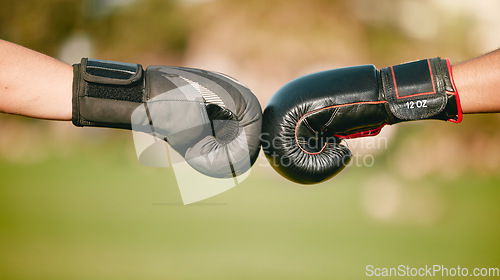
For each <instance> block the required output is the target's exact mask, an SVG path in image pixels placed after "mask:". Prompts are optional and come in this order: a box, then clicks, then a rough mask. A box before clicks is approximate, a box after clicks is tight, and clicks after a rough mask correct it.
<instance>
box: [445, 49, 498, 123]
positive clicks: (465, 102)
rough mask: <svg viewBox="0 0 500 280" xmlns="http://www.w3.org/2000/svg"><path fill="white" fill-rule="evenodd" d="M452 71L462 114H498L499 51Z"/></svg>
mask: <svg viewBox="0 0 500 280" xmlns="http://www.w3.org/2000/svg"><path fill="white" fill-rule="evenodd" d="M452 69H453V77H454V78H455V85H456V87H457V90H458V93H459V95H460V101H461V104H462V111H463V113H464V114H469V113H498V112H500V49H498V50H496V51H493V52H490V53H487V54H484V55H482V56H479V57H476V58H473V59H471V60H468V61H465V62H463V63H458V64H454V65H453V66H452Z"/></svg>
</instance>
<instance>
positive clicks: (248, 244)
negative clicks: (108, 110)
mask: <svg viewBox="0 0 500 280" xmlns="http://www.w3.org/2000/svg"><path fill="white" fill-rule="evenodd" d="M0 3H1V4H2V7H3V8H2V9H0V38H2V39H4V40H7V41H11V42H14V43H18V44H20V45H23V46H26V47H29V48H32V49H34V50H37V51H39V52H42V53H45V54H48V55H50V56H53V57H56V58H59V59H61V60H63V61H65V62H67V63H77V62H79V59H80V58H81V57H85V56H87V57H92V58H100V59H108V60H117V61H124V62H134V63H141V64H143V65H144V66H147V65H154V64H163V65H179V66H187V67H197V68H204V69H207V70H215V71H220V72H223V73H227V74H229V75H231V76H233V77H235V78H237V79H239V80H241V81H242V82H244V83H245V84H247V85H248V86H249V87H250V88H251V89H252V90H253V91H254V93H255V94H256V95H257V97H258V98H259V100H260V101H261V104H262V106H263V107H265V104H266V103H267V101H268V100H269V98H270V96H271V95H272V94H273V93H274V92H275V91H276V90H277V89H278V88H279V87H281V86H282V85H283V84H285V83H286V82H288V81H290V80H291V79H294V78H296V77H299V76H301V75H304V74H308V73H311V72H315V71H321V70H327V69H332V68H336V67H344V66H351V65H358V64H374V65H375V66H377V67H378V68H380V67H386V66H390V65H394V64H399V63H402V62H405V61H410V60H416V59H421V58H426V57H435V56H441V57H448V58H450V60H451V61H452V63H456V62H461V61H464V60H466V59H469V58H472V57H474V56H477V55H479V54H482V53H485V52H488V51H491V50H494V49H496V48H498V47H499V46H500V35H499V34H500V33H499V32H498V30H500V18H499V17H498V11H499V10H500V2H498V1H496V0H485V1H473V0H459V1H456V0H453V1H452V0H424V1H417V0H400V1H397V0H380V1H371V0H353V1H347V0H346V1H341V0H336V1H329V0H314V1H295V0H288V1H285V0H276V1H264V0H257V1H250V0H248V1H247V0H245V1H235V0H190V1H187V0H186V1H181V0H177V1H175V0H123V1H120V0H46V1H34V0H22V1H6V0H1V1H0ZM0 65H1V62H0ZM0 71H7V70H6V69H0ZM499 125H500V116H499V115H498V114H497V115H495V114H490V115H473V116H472V115H467V116H465V117H464V121H463V123H462V124H460V125H455V124H450V123H444V122H438V121H428V122H418V123H408V124H401V125H398V126H395V127H387V128H385V129H384V131H383V133H382V135H380V136H378V137H376V138H371V139H363V140H362V141H361V140H360V141H351V142H350V143H349V144H350V146H351V148H352V149H353V150H354V151H355V154H356V155H357V156H359V157H358V159H357V161H354V162H353V164H352V166H350V167H349V168H347V169H346V170H345V171H343V172H342V173H341V174H339V175H338V176H337V177H335V178H334V179H332V180H330V181H328V182H326V183H322V184H319V185H317V186H299V185H296V184H293V183H291V182H288V181H286V180H285V179H283V178H281V177H280V176H279V175H278V174H276V173H275V172H274V171H273V170H272V169H271V168H270V167H269V166H268V164H267V162H266V160H265V158H264V157H263V156H262V155H261V157H260V158H259V160H258V162H257V164H256V166H255V168H254V169H253V171H252V174H251V176H250V178H248V179H247V180H246V181H245V182H243V183H242V184H241V185H239V186H238V187H236V188H234V189H232V190H230V191H228V192H226V193H223V194H221V195H219V196H216V197H214V198H211V199H209V200H207V201H204V202H201V203H197V204H194V205H192V206H181V204H180V196H179V193H178V190H177V187H176V183H175V178H174V175H173V172H172V171H171V170H170V169H160V168H147V167H144V166H141V165H140V164H139V163H138V162H137V160H136V158H135V154H134V148H133V142H132V137H131V135H130V132H127V131H119V130H106V129H93V128H84V129H82V128H75V127H72V126H71V124H68V123H63V122H51V121H41V120H33V119H27V118H22V117H18V116H10V115H1V116H0V128H1V131H0V178H1V179H0V182H1V183H0V185H1V187H0V278H2V279H244V278H247V279H306V278H307V279H335V278H340V279H359V278H362V277H364V276H365V266H366V265H369V264H372V265H375V266H386V267H387V266H397V265H399V264H404V265H413V266H422V265H433V264H442V265H449V266H457V265H460V266H462V267H464V266H465V267H470V268H473V267H483V266H484V267H490V266H491V267H500V255H499V254H498V252H499V251H500V240H499V239H498V236H499V234H500V226H499V225H498V220H499V218H500V205H499V203H498V198H499V197H500V188H499V187H500V175H499V171H500V147H499V145H498V144H499V143H500V132H498V129H497V128H498V127H499ZM363 160H364V162H363Z"/></svg>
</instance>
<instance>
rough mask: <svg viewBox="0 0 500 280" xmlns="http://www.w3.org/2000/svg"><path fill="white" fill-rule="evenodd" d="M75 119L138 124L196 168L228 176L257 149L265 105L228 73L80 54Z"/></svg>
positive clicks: (81, 122)
mask: <svg viewBox="0 0 500 280" xmlns="http://www.w3.org/2000/svg"><path fill="white" fill-rule="evenodd" d="M73 69H74V79H73V117H72V121H73V124H74V125H76V126H96V127H109V128H122V129H134V130H136V131H141V132H146V133H149V134H152V135H154V136H156V137H158V138H159V139H162V140H165V141H167V142H168V143H169V145H170V146H171V147H172V148H173V149H174V150H176V151H177V152H179V154H180V155H181V156H183V157H184V158H185V160H186V161H187V162H188V163H189V164H190V165H191V166H192V167H193V168H194V169H196V170H198V171H199V172H201V173H203V174H205V175H208V176H211V177H215V178H228V177H232V176H237V175H239V174H242V173H244V172H245V171H247V170H248V169H249V168H250V166H251V165H252V164H253V163H254V162H255V160H256V158H257V156H258V153H259V150H260V139H259V135H260V132H261V125H262V111H261V107H260V104H259V102H258V100H257V98H256V97H255V96H254V95H253V94H252V92H251V91H250V90H249V89H248V88H247V87H246V86H244V85H242V84H241V83H239V82H238V81H236V80H235V79H233V78H231V77H229V76H226V75H224V74H220V73H215V72H210V71H205V70H200V69H192V68H184V67H169V66H149V67H148V68H147V69H145V70H144V69H143V67H142V66H141V65H139V64H130V63H121V62H113V61H104V60H94V59H87V58H83V59H82V60H81V63H79V64H75V65H73Z"/></svg>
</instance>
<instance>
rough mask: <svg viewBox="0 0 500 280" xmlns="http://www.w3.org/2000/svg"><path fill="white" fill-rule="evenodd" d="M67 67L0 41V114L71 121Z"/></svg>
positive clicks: (38, 54)
mask: <svg viewBox="0 0 500 280" xmlns="http://www.w3.org/2000/svg"><path fill="white" fill-rule="evenodd" d="M72 83H73V69H72V67H71V65H68V64H66V63H64V62H61V61H59V60H57V59H55V58H52V57H49V56H47V55H44V54H41V53H39V52H36V51H33V50H30V49H28V48H25V47H22V46H19V45H16V44H14V43H10V42H7V41H4V40H0V112H3V113H9V114H16V115H23V116H27V117H33V118H40V119H51V120H64V121H68V120H71V110H72V105H71V98H72Z"/></svg>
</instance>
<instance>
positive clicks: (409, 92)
mask: <svg viewBox="0 0 500 280" xmlns="http://www.w3.org/2000/svg"><path fill="white" fill-rule="evenodd" d="M423 119H437V120H445V121H451V122H457V123H458V122H460V121H461V120H462V111H461V107H460V100H459V97H458V92H457V90H456V88H455V85H454V82H453V77H452V72H451V65H450V63H449V61H448V60H444V59H440V58H432V59H425V60H419V61H415V62H410V63H405V64H401V65H396V66H392V67H388V68H383V69H381V70H380V71H378V70H377V69H376V68H375V67H374V66H373V65H363V66H355V67H347V68H340V69H333V70H328V71H323V72H318V73H314V74H310V75H306V76H303V77H300V78H298V79H295V80H293V81H291V82H289V83H288V84H286V85H284V86H283V87H282V88H280V89H279V90H278V91H277V92H276V93H275V94H274V95H273V96H272V98H271V99H270V101H269V103H268V105H267V107H266V109H265V110H264V122H263V133H262V136H261V137H262V146H263V150H264V153H265V155H266V157H267V158H268V160H269V161H270V162H271V165H272V166H273V167H274V169H275V170H277V171H278V172H279V173H280V174H282V175H283V176H284V177H286V178H288V179H290V180H292V181H295V182H298V183H303V184H311V183H317V182H321V181H324V180H326V179H329V178H331V177H333V176H334V175H336V174H337V173H338V172H340V171H341V170H342V169H343V168H344V167H345V166H346V165H347V164H348V163H349V160H350V159H351V152H350V150H349V149H348V148H347V147H346V146H345V145H343V144H342V143H341V140H342V139H347V138H356V137H362V136H370V135H376V134H378V133H379V132H380V130H381V129H382V127H383V126H385V125H387V124H395V123H399V122H403V121H414V120H423Z"/></svg>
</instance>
